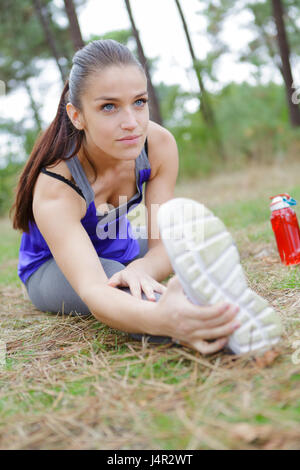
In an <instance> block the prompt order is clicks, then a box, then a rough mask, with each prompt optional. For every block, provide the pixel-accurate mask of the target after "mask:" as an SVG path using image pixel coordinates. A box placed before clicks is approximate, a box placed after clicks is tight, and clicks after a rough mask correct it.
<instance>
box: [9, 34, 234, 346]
mask: <svg viewBox="0 0 300 470" xmlns="http://www.w3.org/2000/svg"><path fill="white" fill-rule="evenodd" d="M147 101H148V95H147V79H146V76H145V73H144V70H143V68H142V66H141V65H140V64H139V63H138V62H137V61H136V59H135V58H134V56H133V55H132V54H131V52H130V51H129V50H128V49H127V48H126V47H125V46H123V45H121V44H119V43H118V42H116V41H113V40H101V41H94V42H91V43H90V44H88V45H87V46H86V47H84V48H83V49H81V50H79V51H78V52H77V53H76V54H75V56H74V58H73V66H72V70H71V72H70V77H69V80H68V81H67V82H66V84H65V87H64V90H63V93H62V96H61V99H60V103H59V106H58V110H57V114H56V117H55V119H54V121H53V122H52V123H51V125H50V126H49V127H48V129H47V130H46V131H45V133H44V134H43V135H42V136H41V137H40V138H39V140H38V141H37V143H36V144H35V146H34V149H33V151H32V153H31V156H30V158H29V160H28V162H27V164H26V166H25V168H24V170H23V173H22V175H21V177H20V180H19V184H18V188H17V195H16V202H15V204H14V206H13V207H15V215H14V221H13V226H14V228H15V229H21V230H22V231H23V232H24V233H23V235H22V241H21V246H20V261H19V266H18V274H19V276H20V278H21V280H22V282H23V283H24V284H25V286H26V289H27V291H28V294H29V297H30V299H31V300H32V302H33V304H34V305H35V306H36V307H37V308H38V309H40V310H42V311H50V312H62V313H67V314H69V313H72V312H78V313H80V314H88V313H92V314H93V315H94V316H95V317H96V318H97V319H98V320H99V321H102V322H103V323H106V324H107V325H109V326H111V327H113V328H117V329H120V330H123V331H126V332H129V333H133V334H136V333H138V334H140V335H141V334H143V333H146V334H148V335H151V337H152V338H154V337H156V336H158V337H164V338H166V337H167V338H173V339H174V341H177V342H181V343H183V344H185V345H188V346H189V347H191V348H193V349H196V350H198V351H200V352H202V353H212V352H215V351H218V350H220V349H222V348H223V347H224V346H225V344H226V343H227V341H228V337H229V336H230V335H231V334H232V333H233V332H234V331H235V330H236V329H237V328H238V327H239V323H237V322H236V321H235V317H236V314H237V311H238V310H239V308H238V307H237V306H234V305H232V304H230V303H224V302H219V303H218V304H216V305H213V306H205V307H204V306H203V307H200V306H196V305H193V304H192V303H191V302H190V301H189V300H188V299H187V297H186V296H185V295H184V293H183V290H182V287H181V284H180V283H179V280H178V279H177V278H176V277H174V278H173V279H171V280H170V281H169V283H168V285H167V287H165V286H163V285H162V284H161V281H163V280H164V279H166V278H167V277H168V276H169V275H170V274H171V272H172V266H171V264H170V261H169V257H168V255H167V252H166V250H165V248H164V245H163V243H162V241H161V239H160V238H159V236H157V234H158V226H157V217H156V216H157V214H156V212H157V210H155V208H158V207H159V206H160V205H161V204H163V203H165V202H166V201H169V200H170V199H172V197H173V191H174V186H175V182H176V177H177V172H178V153H177V147H176V142H175V139H174V137H173V136H172V135H171V133H170V132H169V131H167V130H166V129H164V128H163V127H161V126H159V125H157V124H155V123H154V122H151V121H149V112H148V104H147ZM143 183H146V191H145V205H146V209H147V226H148V239H145V238H144V236H143V235H144V234H143V231H140V234H138V233H136V234H135V233H133V230H132V227H131V225H130V223H129V221H128V219H127V213H128V211H129V210H130V209H132V208H133V207H134V206H136V205H137V204H139V203H140V202H141V200H142V189H143V188H142V186H143ZM153 234H154V235H153ZM129 294H131V295H129ZM154 339H155V338H154ZM158 339H160V338H158ZM207 340H210V341H209V342H208V341H207ZM212 340H213V341H212Z"/></svg>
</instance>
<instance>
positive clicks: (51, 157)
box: [9, 80, 84, 233]
mask: <svg viewBox="0 0 300 470" xmlns="http://www.w3.org/2000/svg"><path fill="white" fill-rule="evenodd" d="M68 91H69V81H68V80H67V81H66V83H65V86H64V89H63V92H62V95H61V99H60V102H59V105H58V109H57V113H56V116H55V118H54V120H53V122H52V123H51V124H50V126H49V127H48V129H46V131H45V132H44V133H43V134H41V135H40V137H39V138H38V139H37V141H36V143H35V145H34V147H33V149H32V152H31V154H30V157H29V159H28V161H27V163H26V165H25V167H24V169H23V171H22V174H21V176H20V179H19V182H18V185H17V189H16V197H15V202H14V204H13V205H12V207H11V209H10V212H9V214H10V215H11V213H12V211H13V210H15V214H14V216H13V228H14V229H16V230H17V229H19V230H22V231H24V232H27V233H29V221H32V222H33V220H34V217H33V212H32V201H33V188H34V185H35V182H36V180H37V177H38V175H39V173H40V171H41V168H42V167H44V166H50V165H51V164H53V163H55V162H56V161H57V160H67V159H69V158H71V157H72V156H74V155H75V154H76V153H77V152H78V151H79V149H80V147H81V143H82V139H83V136H84V133H83V132H82V131H78V130H77V129H76V128H75V127H74V126H73V124H72V122H71V121H70V119H69V117H68V115H67V111H66V95H67V94H68ZM66 157H67V158H66Z"/></svg>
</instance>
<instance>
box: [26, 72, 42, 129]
mask: <svg viewBox="0 0 300 470" xmlns="http://www.w3.org/2000/svg"><path fill="white" fill-rule="evenodd" d="M24 86H25V88H26V91H27V94H28V96H29V100H30V106H31V109H32V111H33V115H34V120H35V123H36V127H37V129H38V131H39V132H40V131H41V130H42V120H41V118H40V115H39V111H38V107H37V105H36V102H35V100H34V98H33V96H32V91H31V88H30V85H29V83H28V82H27V80H25V81H24Z"/></svg>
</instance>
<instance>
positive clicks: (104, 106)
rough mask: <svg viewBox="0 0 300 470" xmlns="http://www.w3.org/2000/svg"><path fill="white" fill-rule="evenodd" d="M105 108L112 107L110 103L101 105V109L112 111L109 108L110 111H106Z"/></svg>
mask: <svg viewBox="0 0 300 470" xmlns="http://www.w3.org/2000/svg"><path fill="white" fill-rule="evenodd" d="M107 106H114V104H112V103H108V104H105V105H103V106H102V109H104V110H105V111H111V110H112V108H110V109H107Z"/></svg>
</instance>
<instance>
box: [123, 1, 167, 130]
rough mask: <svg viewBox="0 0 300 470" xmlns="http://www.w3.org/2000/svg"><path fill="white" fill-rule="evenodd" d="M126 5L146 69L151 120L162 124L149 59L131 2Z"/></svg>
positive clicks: (140, 56) (141, 61)
mask: <svg viewBox="0 0 300 470" xmlns="http://www.w3.org/2000/svg"><path fill="white" fill-rule="evenodd" d="M125 5H126V9H127V12H128V15H129V19H130V23H131V27H132V32H133V35H134V38H135V40H136V45H137V51H138V57H139V61H140V63H141V64H142V65H143V66H144V68H145V72H146V77H147V81H148V93H149V112H150V119H152V120H153V121H155V122H157V123H158V124H162V123H163V120H162V116H161V112H160V107H159V102H158V99H157V96H156V92H155V89H154V86H153V84H152V80H151V76H150V71H149V67H148V63H147V59H146V56H145V54H144V50H143V46H142V43H141V40H140V36H139V32H138V30H137V28H136V26H135V22H134V19H133V15H132V11H131V6H130V3H129V0H125Z"/></svg>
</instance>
